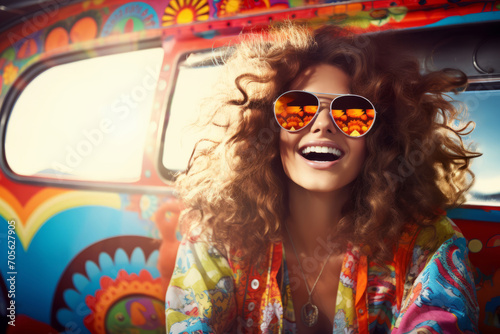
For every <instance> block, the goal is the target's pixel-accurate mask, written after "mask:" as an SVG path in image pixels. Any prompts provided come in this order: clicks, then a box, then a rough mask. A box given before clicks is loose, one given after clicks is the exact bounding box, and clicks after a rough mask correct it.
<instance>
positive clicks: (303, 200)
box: [287, 181, 350, 254]
mask: <svg viewBox="0 0 500 334" xmlns="http://www.w3.org/2000/svg"><path fill="white" fill-rule="evenodd" d="M288 191H289V209H290V217H289V219H288V221H287V224H288V228H289V230H290V232H291V234H292V237H293V241H294V243H295V244H296V247H298V248H299V249H300V252H305V253H306V254H312V253H311V252H314V251H315V249H316V248H317V247H318V244H320V245H329V246H332V243H334V240H335V236H334V235H333V227H335V225H336V224H337V223H338V221H339V220H340V219H341V218H342V207H343V206H344V204H345V203H346V201H347V200H348V198H349V197H350V189H349V188H348V187H344V188H342V189H340V190H337V191H335V192H328V193H322V192H312V191H309V190H307V189H304V188H302V187H300V186H299V185H297V184H295V183H294V182H292V181H290V182H289V185H288Z"/></svg>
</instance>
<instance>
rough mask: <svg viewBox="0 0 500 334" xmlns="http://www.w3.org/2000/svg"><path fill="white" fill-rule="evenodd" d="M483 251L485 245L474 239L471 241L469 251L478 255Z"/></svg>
mask: <svg viewBox="0 0 500 334" xmlns="http://www.w3.org/2000/svg"><path fill="white" fill-rule="evenodd" d="M481 249H483V243H482V242H481V240H479V239H472V240H471V241H469V250H470V251H471V252H472V253H477V252H479V251H481Z"/></svg>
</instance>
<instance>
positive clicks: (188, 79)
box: [162, 50, 222, 174]
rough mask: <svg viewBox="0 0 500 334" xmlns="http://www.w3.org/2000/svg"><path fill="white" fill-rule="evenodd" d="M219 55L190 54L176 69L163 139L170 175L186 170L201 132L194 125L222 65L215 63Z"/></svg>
mask: <svg viewBox="0 0 500 334" xmlns="http://www.w3.org/2000/svg"><path fill="white" fill-rule="evenodd" d="M220 52H222V51H215V50H210V51H204V52H196V53H191V54H188V55H187V56H186V59H185V60H183V61H181V62H179V64H178V66H177V78H176V82H175V85H174V87H175V90H174V93H173V96H172V100H171V103H170V108H169V118H168V124H167V129H166V132H165V137H164V142H163V144H164V147H163V156H162V163H163V166H164V167H165V168H166V169H167V170H168V171H169V172H171V173H172V174H173V173H175V172H177V171H183V170H185V169H186V168H187V164H188V161H189V158H190V157H191V153H192V152H193V148H194V146H195V144H196V142H197V141H198V140H199V139H200V132H199V131H198V130H197V129H196V127H194V126H193V125H194V124H195V122H196V121H197V119H198V117H199V115H200V110H199V109H200V105H201V103H203V100H204V99H205V98H207V97H209V96H210V95H211V92H212V87H213V86H214V85H215V84H216V82H217V79H218V77H219V75H220V71H221V68H222V67H221V64H220V63H218V62H217V61H216V60H215V59H216V57H217V56H218V55H220Z"/></svg>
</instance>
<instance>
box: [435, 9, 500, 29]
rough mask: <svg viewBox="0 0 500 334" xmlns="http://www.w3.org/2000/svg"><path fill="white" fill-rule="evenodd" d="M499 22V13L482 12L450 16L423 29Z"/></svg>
mask: <svg viewBox="0 0 500 334" xmlns="http://www.w3.org/2000/svg"><path fill="white" fill-rule="evenodd" d="M497 20H500V11H497V12H483V13H474V14H468V15H463V16H458V15H457V16H450V17H447V18H444V19H442V20H440V21H438V22H435V23H432V24H428V25H426V26H425V27H426V28H430V27H443V26H451V25H464V24H470V23H479V22H488V21H497Z"/></svg>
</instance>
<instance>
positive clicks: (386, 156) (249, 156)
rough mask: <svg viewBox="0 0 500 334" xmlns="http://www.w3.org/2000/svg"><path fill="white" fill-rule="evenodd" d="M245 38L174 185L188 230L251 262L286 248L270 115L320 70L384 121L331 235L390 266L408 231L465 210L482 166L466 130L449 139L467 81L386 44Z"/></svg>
mask: <svg viewBox="0 0 500 334" xmlns="http://www.w3.org/2000/svg"><path fill="white" fill-rule="evenodd" d="M240 38H241V41H240V43H238V44H237V45H236V47H235V48H234V50H233V52H232V53H231V55H230V56H229V58H228V59H227V60H226V61H225V67H224V76H223V78H222V80H221V81H220V83H219V87H218V89H217V92H216V93H215V94H214V96H212V97H211V98H210V100H209V101H207V103H205V104H204V108H205V109H204V110H205V113H204V114H205V115H209V116H208V117H206V118H205V119H204V123H203V127H204V128H205V129H206V130H207V132H206V136H205V137H204V139H203V140H201V141H200V142H198V145H197V147H196V148H195V151H194V152H193V155H192V157H191V160H190V163H189V166H188V168H187V170H186V171H185V172H184V173H182V174H181V175H180V176H179V177H178V179H177V182H176V185H177V189H178V191H179V194H180V196H181V198H182V200H183V202H184V204H185V205H186V207H187V208H188V209H187V210H185V212H184V213H183V215H182V217H181V222H184V223H188V225H189V226H190V227H191V228H196V227H199V228H201V230H203V231H210V233H211V237H212V242H213V243H214V244H215V245H216V247H218V248H219V249H226V250H227V249H235V250H237V251H238V252H239V254H240V255H241V258H242V259H249V257H250V256H251V257H252V261H254V260H259V259H262V258H263V255H264V250H265V249H266V245H268V244H269V243H271V242H277V241H280V240H281V228H282V227H283V224H284V221H285V220H286V218H287V215H288V202H287V201H288V199H287V193H286V190H285V189H287V188H286V176H285V174H284V171H283V168H282V165H281V160H280V156H279V145H278V144H279V131H280V129H279V126H278V125H277V124H276V122H275V120H274V115H273V112H272V105H273V101H274V99H275V98H276V97H277V96H278V95H279V94H281V93H282V92H284V91H286V90H288V87H289V86H290V84H291V83H292V81H293V80H294V79H295V78H296V76H297V75H299V74H300V73H301V72H302V71H304V70H305V69H307V68H308V67H310V66H312V65H315V64H330V65H334V66H337V67H339V68H340V69H342V70H343V71H345V73H347V74H348V75H349V76H350V77H351V87H350V88H351V92H352V93H355V94H359V95H362V96H365V97H367V98H368V99H370V100H371V101H372V102H373V103H374V105H375V108H376V109H377V123H376V125H375V127H374V128H373V129H372V131H371V132H370V133H369V134H368V135H367V137H366V143H367V157H366V160H365V164H364V166H363V168H362V171H361V173H360V175H359V176H358V177H357V179H356V180H355V181H354V182H355V184H354V187H352V188H353V193H352V201H350V202H349V203H347V204H346V205H345V207H344V209H343V213H344V217H343V218H342V219H341V221H340V222H339V223H338V224H337V226H336V231H335V233H336V234H335V235H338V236H339V237H341V239H342V240H346V241H350V242H352V243H354V244H359V245H369V246H370V252H371V256H372V257H371V258H372V259H373V260H375V261H384V260H389V259H391V258H392V256H393V253H392V252H393V250H394V246H395V243H396V241H397V240H398V239H399V236H400V234H401V233H402V230H403V226H404V225H405V224H406V223H416V224H419V225H422V226H430V225H431V224H432V223H433V222H434V221H435V219H436V218H437V217H438V216H439V215H441V214H442V212H443V210H446V209H448V208H450V207H454V206H457V205H459V204H461V203H462V202H463V201H464V193H465V192H466V191H467V190H468V189H469V188H470V186H471V183H472V181H473V174H472V172H471V171H470V170H469V165H470V160H471V159H472V158H474V157H477V156H479V155H480V154H477V153H475V152H472V151H471V150H469V149H468V148H466V146H465V144H464V142H463V141H462V137H463V136H464V135H467V134H468V133H469V132H470V131H469V125H470V122H469V123H467V124H466V125H465V126H461V127H459V128H457V129H455V128H453V127H452V123H454V122H456V120H457V119H459V116H460V115H461V113H460V112H459V111H458V110H457V109H456V108H455V107H454V106H453V105H452V104H451V102H450V100H451V99H450V98H449V96H448V95H447V93H450V92H455V93H456V92H458V91H459V90H460V89H463V88H464V87H465V85H466V83H467V78H466V76H465V74H464V73H462V72H461V71H458V70H451V69H445V70H441V71H437V72H432V73H428V74H422V73H421V72H420V67H419V63H418V61H417V60H415V59H413V58H411V57H410V56H407V55H402V54H401V53H400V51H397V50H395V47H394V42H393V41H391V38H388V37H387V36H385V35H384V34H374V35H370V36H366V35H356V34H351V33H349V32H348V31H346V30H343V29H340V28H338V27H334V26H325V27H322V28H319V29H316V30H312V29H310V28H308V27H306V26H303V25H297V24H291V23H286V24H284V25H280V26H274V27H271V28H269V29H268V30H265V31H264V32H260V33H256V34H252V33H250V34H246V35H242V36H241V37H240Z"/></svg>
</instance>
